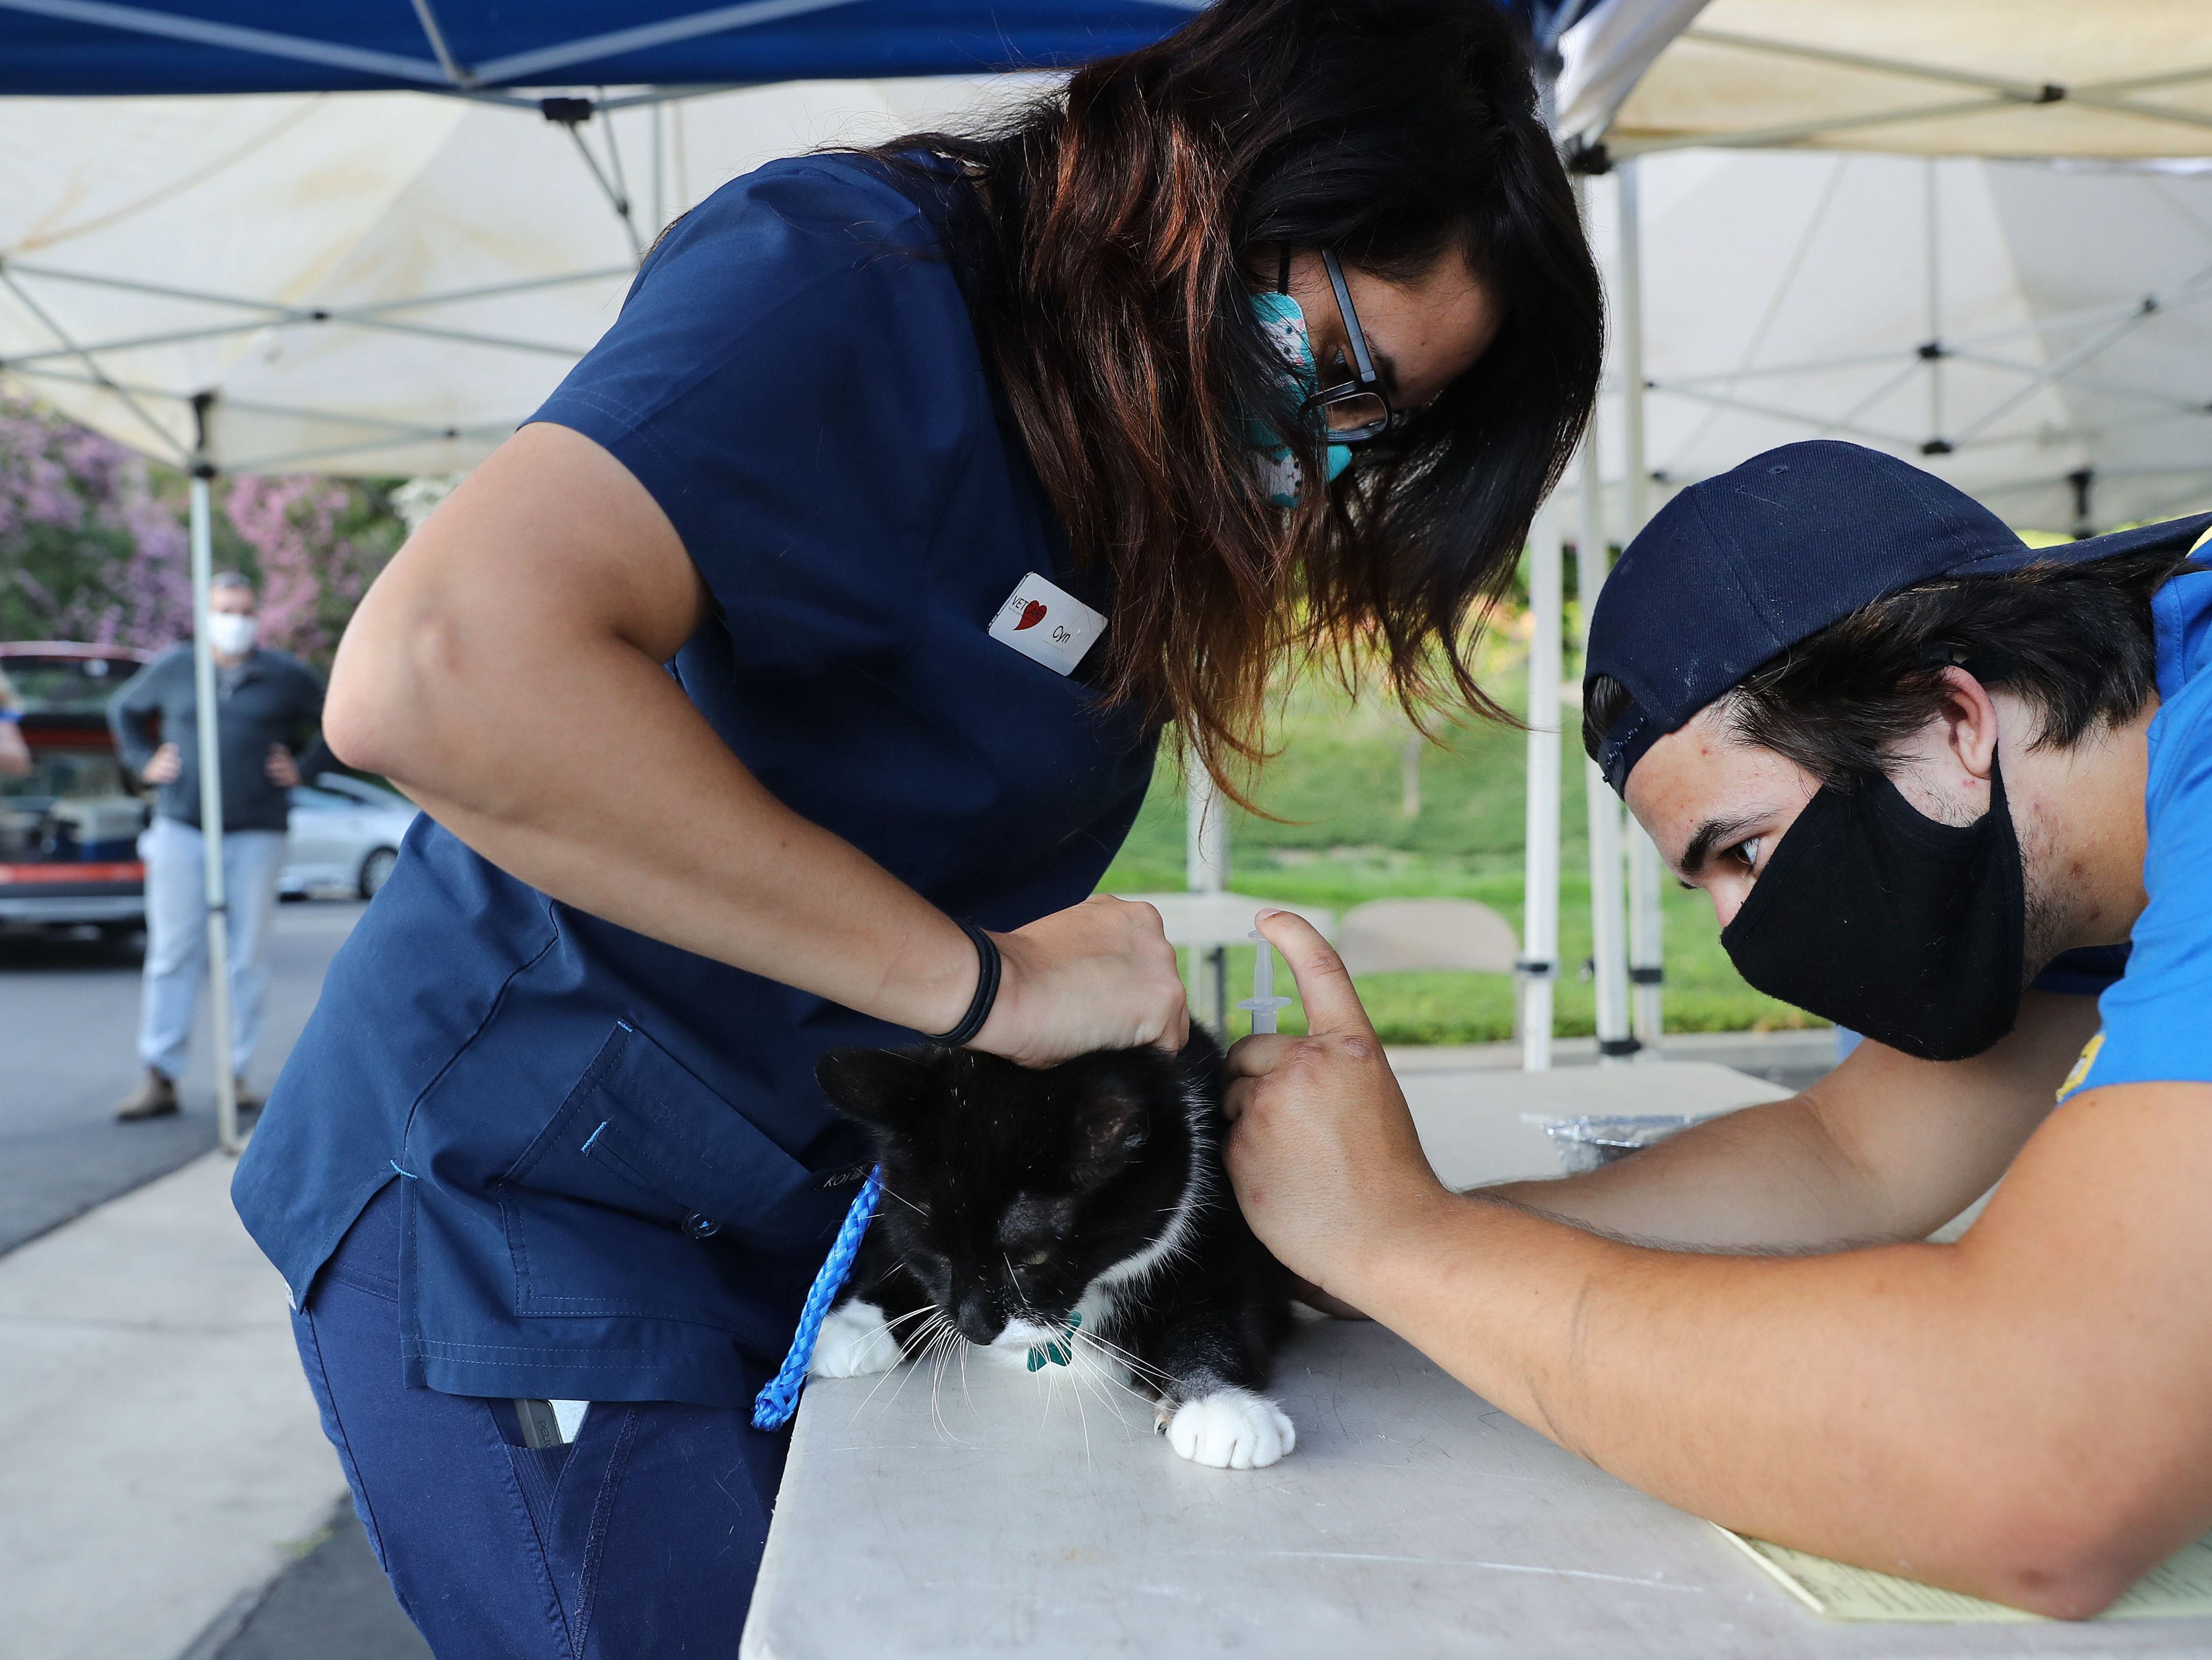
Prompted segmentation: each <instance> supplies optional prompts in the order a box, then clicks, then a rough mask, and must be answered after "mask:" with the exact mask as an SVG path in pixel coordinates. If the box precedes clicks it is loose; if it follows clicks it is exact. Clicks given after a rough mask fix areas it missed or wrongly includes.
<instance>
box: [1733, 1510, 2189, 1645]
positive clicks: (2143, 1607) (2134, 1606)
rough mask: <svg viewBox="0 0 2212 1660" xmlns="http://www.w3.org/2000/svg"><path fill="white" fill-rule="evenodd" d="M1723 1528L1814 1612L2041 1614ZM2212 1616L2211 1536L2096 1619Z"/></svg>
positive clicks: (1847, 1616)
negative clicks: (1857, 1566)
mask: <svg viewBox="0 0 2212 1660" xmlns="http://www.w3.org/2000/svg"><path fill="white" fill-rule="evenodd" d="M1721 1531H1722V1532H1723V1533H1724V1534H1727V1535H1728V1536H1729V1538H1730V1539H1732V1540H1734V1541H1735V1542H1736V1543H1737V1544H1739V1545H1741V1547H1742V1548H1744V1550H1745V1551H1746V1552H1747V1553H1748V1554H1749V1555H1750V1557H1751V1560H1753V1561H1754V1562H1756V1563H1758V1564H1759V1566H1761V1567H1763V1568H1765V1570H1766V1571H1767V1572H1769V1573H1771V1574H1772V1575H1773V1576H1774V1577H1775V1578H1777V1579H1778V1580H1780V1581H1781V1582H1782V1583H1783V1584H1784V1586H1786V1587H1787V1588H1788V1589H1789V1590H1790V1591H1791V1592H1792V1593H1793V1594H1794V1595H1795V1596H1796V1597H1797V1599H1798V1600H1799V1601H1800V1602H1803V1603H1804V1604H1805V1605H1806V1606H1807V1607H1808V1608H1811V1609H1812V1610H1813V1612H1814V1613H1815V1614H1826V1616H1827V1617H1828V1618H1829V1619H1831V1620H1922V1621H1937V1622H1940V1623H1942V1624H1945V1625H1966V1624H1972V1623H1977V1622H1981V1621H1987V1620H2037V1619H2040V1618H2041V1617H2042V1616H2041V1615H2039V1614H2028V1613H2026V1612H2024V1611H2023V1610H2021V1609H2019V1608H2007V1607H2006V1606H2005V1605H2004V1604H2003V1603H2002V1602H1984V1601H1983V1600H1982V1599H1981V1598H1980V1597H1978V1596H1966V1595H1965V1594H1963V1593H1962V1592H1960V1591H1955V1590H1938V1589H1937V1588H1936V1586H1934V1585H1923V1584H1920V1583H1919V1582H1918V1581H1917V1580H1912V1579H1900V1578H1898V1577H1897V1576H1896V1575H1895V1574H1890V1573H1877V1572H1875V1571H1874V1570H1873V1569H1872V1568H1855V1567H1852V1566H1850V1565H1849V1564H1847V1563H1844V1562H1832V1561H1830V1560H1828V1559H1827V1558H1826V1557H1825V1556H1814V1555H1812V1554H1809V1553H1808V1552H1806V1551H1802V1550H1792V1549H1790V1548H1789V1547H1788V1546H1787V1545H1770V1544H1768V1543H1767V1542H1766V1541H1765V1540H1764V1539H1747V1538H1745V1537H1744V1536H1743V1535H1741V1534H1740V1533H1729V1530H1728V1529H1726V1528H1723V1529H1721ZM2201 1614H2212V1535H2208V1536H2207V1537H2205V1538H2203V1539H2200V1540H2198V1541H2197V1542H2196V1543H2195V1544H2193V1545H2187V1546H2184V1547H2183V1548H2181V1549H2180V1550H2179V1551H2177V1552H2175V1553H2174V1554H2172V1556H2171V1557H2169V1558H2167V1559H2166V1560H2165V1561H2164V1562H2162V1563H2160V1565H2159V1566H2157V1567H2154V1568H2153V1569H2152V1570H2151V1571H2150V1572H2148V1573H2147V1574H2145V1575H2143V1577H2142V1578H2141V1579H2138V1580H2137V1581H2136V1583H2135V1584H2133V1585H2132V1586H2130V1588H2129V1589H2128V1590H2127V1591H2126V1592H2125V1593H2124V1595H2123V1596H2121V1597H2120V1599H2119V1600H2118V1602H2114V1603H2113V1604H2112V1607H2110V1608H2106V1610H2105V1611H2104V1612H2103V1613H2102V1614H2099V1615H2097V1616H2096V1617H2097V1618H2098V1619H2100V1620H2181V1619H2186V1618H2188V1617H2190V1616H2191V1615H2201Z"/></svg>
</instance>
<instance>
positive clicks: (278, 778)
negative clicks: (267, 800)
mask: <svg viewBox="0 0 2212 1660" xmlns="http://www.w3.org/2000/svg"><path fill="white" fill-rule="evenodd" d="M262 770H263V771H264V772H266V773H267V774H268V775H269V781H270V783H272V784H274V785H276V787H277V788H278V789H280V790H289V789H293V788H295V787H297V786H298V784H299V782H300V768H299V763H297V762H295V761H294V760H293V759H292V751H289V750H288V749H286V748H285V747H284V746H283V745H282V744H271V745H270V746H269V758H268V759H267V760H266V761H264V762H263V763H262Z"/></svg>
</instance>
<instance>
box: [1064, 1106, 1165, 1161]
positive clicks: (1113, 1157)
mask: <svg viewBox="0 0 2212 1660" xmlns="http://www.w3.org/2000/svg"><path fill="white" fill-rule="evenodd" d="M1151 1139H1152V1113H1151V1111H1150V1110H1148V1109H1147V1108H1146V1105H1145V1103H1144V1101H1143V1099H1142V1098H1140V1097H1139V1096H1138V1095H1136V1094H1135V1093H1134V1092H1133V1091H1127V1090H1124V1089H1119V1088H1107V1089H1103V1090H1101V1091H1098V1093H1097V1095H1096V1096H1094V1097H1093V1098H1091V1100H1089V1101H1087V1102H1085V1104H1084V1107H1083V1110H1082V1111H1081V1112H1080V1113H1079V1114H1078V1115H1077V1116H1076V1121H1075V1146H1074V1148H1073V1159H1072V1160H1071V1162H1072V1163H1073V1165H1074V1166H1075V1169H1076V1171H1077V1173H1078V1174H1079V1176H1080V1177H1082V1179H1084V1180H1085V1182H1087V1183H1091V1182H1103V1181H1104V1180H1105V1179H1106V1178H1107V1177H1109V1176H1111V1175H1113V1174H1114V1173H1115V1171H1119V1170H1121V1168H1122V1167H1123V1166H1124V1165H1126V1164H1127V1163H1128V1162H1129V1161H1130V1160H1131V1159H1132V1158H1135V1157H1136V1156H1137V1154H1138V1153H1139V1152H1142V1151H1143V1149H1144V1146H1145V1143H1146V1141H1148V1140H1151Z"/></svg>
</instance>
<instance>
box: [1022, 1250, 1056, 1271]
mask: <svg viewBox="0 0 2212 1660" xmlns="http://www.w3.org/2000/svg"><path fill="white" fill-rule="evenodd" d="M1051 1261H1052V1253H1051V1252H1050V1251H1048V1250H1033V1251H1031V1252H1030V1254H1029V1255H1028V1256H1024V1257H1023V1258H1022V1266H1023V1267H1024V1268H1042V1267H1043V1266H1044V1265H1045V1264H1046V1263H1048V1262H1051Z"/></svg>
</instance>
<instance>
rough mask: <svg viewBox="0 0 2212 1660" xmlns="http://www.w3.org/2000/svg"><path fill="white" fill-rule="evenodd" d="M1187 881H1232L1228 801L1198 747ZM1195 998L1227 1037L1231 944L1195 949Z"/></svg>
mask: <svg viewBox="0 0 2212 1660" xmlns="http://www.w3.org/2000/svg"><path fill="white" fill-rule="evenodd" d="M1182 766H1183V885H1184V886H1185V887H1187V888H1188V889H1189V890H1190V891H1192V892H1193V893H1221V892H1224V891H1226V890H1227V888H1228V886H1229V804H1228V803H1227V802H1226V801H1225V800H1223V799H1222V795H1221V791H1220V788H1219V787H1218V786H1217V785H1216V784H1215V783H1214V781H1213V775H1212V774H1211V773H1209V772H1208V771H1206V765H1205V763H1203V762H1201V761H1200V759H1199V758H1198V751H1197V750H1196V749H1195V748H1189V749H1186V750H1185V751H1183V762H1182ZM1191 977H1192V979H1193V980H1194V981H1195V982H1197V983H1196V985H1195V986H1194V990H1195V991H1196V993H1197V995H1196V996H1195V997H1194V998H1193V999H1192V1002H1193V1004H1194V1006H1195V1007H1196V1008H1197V1010H1198V1012H1199V1018H1200V1019H1201V1020H1204V1021H1206V1022H1208V1023H1209V1024H1211V1025H1212V1028H1213V1035H1214V1036H1215V1037H1218V1038H1219V1039H1221V1041H1222V1042H1224V1043H1227V1042H1228V1041H1229V950H1228V947H1226V946H1215V947H1214V948H1213V949H1212V950H1211V951H1195V950H1194V951H1193V952H1191Z"/></svg>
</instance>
